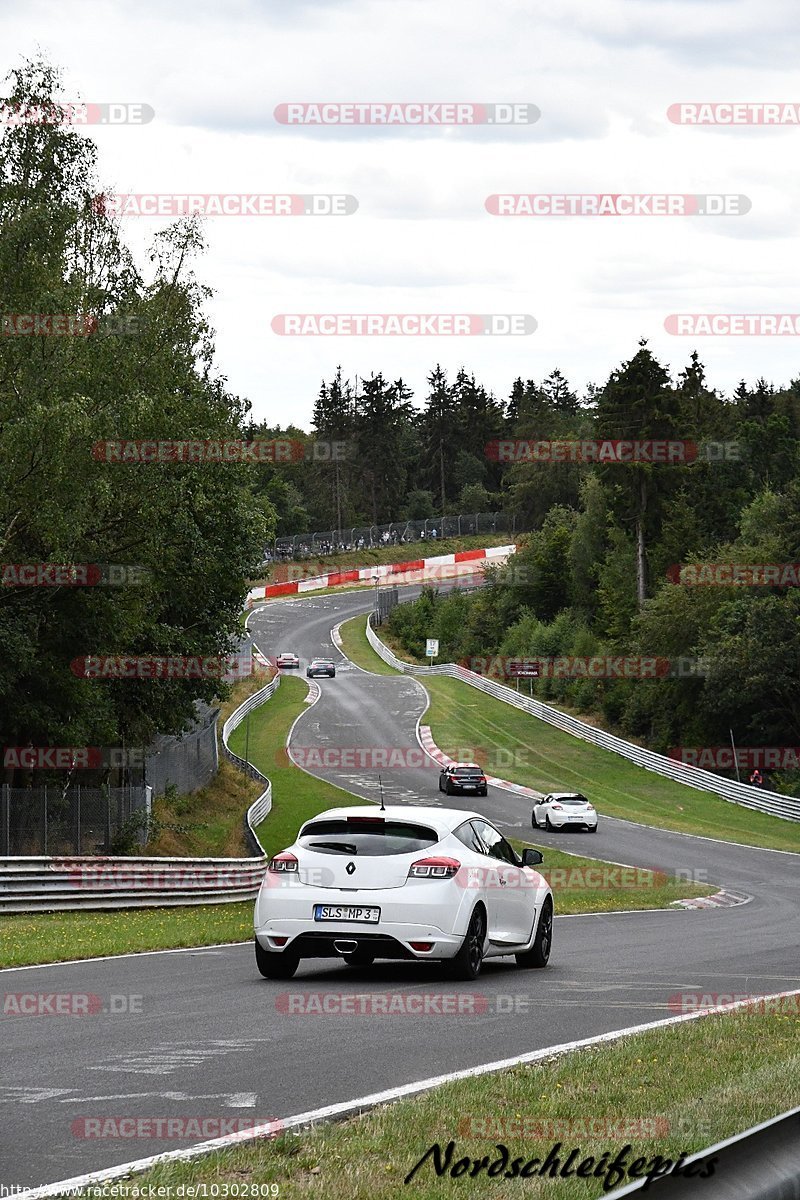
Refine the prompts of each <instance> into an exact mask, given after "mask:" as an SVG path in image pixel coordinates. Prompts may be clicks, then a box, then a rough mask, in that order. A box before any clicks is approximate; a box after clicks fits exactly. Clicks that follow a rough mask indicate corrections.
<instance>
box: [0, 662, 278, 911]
mask: <svg viewBox="0 0 800 1200" xmlns="http://www.w3.org/2000/svg"><path fill="white" fill-rule="evenodd" d="M280 681H281V677H280V675H279V674H278V675H276V676H275V678H274V679H272V680H271V681H270V682H269V683H268V684H267V685H266V687H263V688H261V690H260V691H258V692H254V693H253V695H252V696H248V698H247V699H246V700H245V701H244V703H243V704H240V705H239V707H238V708H237V709H236V711H235V712H233V713H232V714H231V715H230V716H229V717H228V719H227V721H226V722H225V724H224V726H223V729H222V750H223V753H224V754H225V756H226V757H227V758H228V759H230V761H231V762H232V763H234V764H235V765H236V766H237V767H239V768H240V769H241V770H243V771H246V772H247V774H248V775H250V776H251V778H253V779H257V780H259V781H260V782H261V783H263V784H264V790H263V792H262V793H261V795H260V796H259V797H258V799H257V800H255V801H254V802H253V803H252V804H251V805H250V807H249V809H248V810H247V816H246V826H247V830H248V837H249V839H250V841H251V844H252V846H253V849H254V855H253V857H252V858H139V857H137V858H126V857H121V856H103V857H95V856H92V857H91V858H88V857H87V858H66V857H64V858H0V912H6V913H22V912H37V911H39V912H42V911H47V912H54V911H64V910H70V909H89V908H153V907H163V906H173V907H174V906H175V905H186V904H231V903H233V902H235V901H237V900H252V899H254V898H255V896H256V895H257V893H258V889H259V888H260V886H261V880H262V878H263V875H264V869H265V866H266V858H265V856H264V848H263V846H262V845H261V843H260V842H259V840H258V837H257V835H256V833H255V827H256V826H257V825H258V824H259V822H260V821H263V820H264V817H265V816H266V815H267V813H268V812H269V811H270V809H271V807H272V784H271V783H270V781H269V780H268V779H267V778H266V776H265V775H262V774H261V772H260V771H258V770H257V769H256V768H255V767H254V766H252V765H251V764H250V763H246V762H245V761H244V759H242V758H239V756H238V755H236V754H234V753H233V751H232V750H230V749H229V748H228V738H229V737H230V735H231V734H232V733H233V731H234V729H236V727H237V726H238V725H240V724H241V722H242V721H243V720H244V718H245V717H246V716H247V714H248V713H250V712H252V711H253V709H254V708H258V707H259V705H261V704H263V703H264V702H265V701H266V700H268V699H269V698H270V696H272V695H273V693H274V692H275V689H276V688H277V687H278V686H279V685H280Z"/></svg>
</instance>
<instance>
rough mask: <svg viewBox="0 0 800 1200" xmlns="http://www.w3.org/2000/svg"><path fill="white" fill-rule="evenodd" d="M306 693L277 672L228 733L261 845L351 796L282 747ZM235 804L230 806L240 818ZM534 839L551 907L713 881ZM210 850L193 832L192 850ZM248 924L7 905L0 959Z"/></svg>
mask: <svg viewBox="0 0 800 1200" xmlns="http://www.w3.org/2000/svg"><path fill="white" fill-rule="evenodd" d="M364 641H365V644H366V645H367V649H369V650H370V652H372V649H371V647H370V646H369V644H368V643H366V638H365V639H364ZM306 695H307V688H306V685H305V683H304V681H303V680H302V679H299V678H296V677H293V676H284V678H283V680H282V681H281V686H280V687H279V688H278V690H277V691H276V692H275V694H274V695H273V696H272V698H271V699H270V700H269V701H268V702H267V703H266V704H264V705H262V706H261V707H260V708H258V709H256V710H255V711H254V712H253V714H252V715H251V717H250V732H249V735H248V733H247V725H246V723H243V724H242V725H240V726H239V728H238V729H237V730H235V731H234V733H233V735H232V736H231V739H230V741H231V748H232V749H233V750H234V752H235V753H236V754H239V755H241V756H242V757H244V754H245V748H247V754H248V757H249V759H250V762H252V763H253V764H254V765H255V766H257V767H258V768H259V770H260V771H262V772H263V774H265V775H267V776H268V778H269V779H270V780H271V781H272V792H273V808H272V811H271V813H270V814H269V816H268V817H267V818H266V819H265V820H264V821H263V822H262V823H261V825H260V826H259V827H258V829H257V831H256V832H257V834H258V836H259V838H260V840H261V842H262V844H263V845H264V846H265V848H266V851H267V853H268V854H274V853H275V852H276V851H278V850H281V849H283V848H284V847H285V846H288V845H291V843H292V842H293V841H294V838H295V835H296V833H297V830H298V829H299V828H300V826H301V825H302V823H303V822H304V821H307V820H308V819H309V818H310V817H313V816H315V815H316V814H317V813H318V812H322V811H324V810H325V809H327V808H332V807H334V806H336V805H341V804H349V803H352V802H353V797H352V796H351V795H350V793H349V792H344V791H342V790H341V789H340V788H337V787H334V786H333V784H330V783H326V782H325V781H324V780H321V779H316V778H315V777H314V776H313V775H307V774H306V773H305V772H304V771H301V770H299V769H298V768H297V767H295V766H293V765H292V764H291V762H290V760H289V758H288V755H287V754H286V750H285V745H286V736H287V734H288V732H289V729H290V728H291V725H292V723H293V721H294V720H295V718H296V717H297V715H298V714H299V713H300V712H302V711H303V707H304V703H305V698H306ZM231 769H232V768H231ZM242 778H244V777H243V776H242ZM243 811H244V809H243V808H241V809H239V812H238V821H239V823H241V819H242V814H243ZM229 815H230V814H229ZM198 836H199V835H198ZM523 844H524V845H528V844H532V843H518V848H521V846H522V845H523ZM540 849H542V851H543V853H544V854H545V873H546V874H548V876H549V877H550V879H551V886H552V888H553V892H554V895H555V899H556V911H557V912H559V913H577V912H586V913H588V912H610V911H617V910H620V909H626V910H628V909H642V908H664V907H666V906H668V905H669V904H671V903H672V902H673V901H674V900H678V899H686V898H687V890H688V892H689V895H691V896H699V895H707V894H708V893H709V892H712V891H713V890H714V889H713V888H703V887H702V886H698V885H697V884H692V885H691V887H690V888H689V889H687V885H686V884H685V883H679V882H676V881H674V880H669V879H666V878H665V877H663V876H661V875H659V874H655V873H653V872H649V871H639V870H636V871H633V869H628V873H627V874H626V873H624V872H623V873H621V871H620V868H615V867H613V866H609V864H607V863H603V862H600V861H598V860H597V859H592V858H584V857H580V856H577V855H572V854H566V853H563V852H561V851H558V850H554V849H552V848H551V847H540ZM212 852H213V851H211V850H210V849H209V848H208V846H207V844H204V843H202V842H200V843H199V844H198V849H197V850H196V851H195V853H197V854H200V855H204V854H209V853H212ZM251 931H252V904H251V903H250V902H249V901H247V902H244V903H241V904H220V905H204V906H201V907H185V908H158V909H133V910H130V911H128V910H126V911H124V912H65V913H31V914H27V913H14V914H8V915H3V916H0V967H17V966H27V965H29V964H32V963H38V962H63V961H64V960H66V959H73V958H98V957H103V956H104V955H112V954H125V953H132V952H135V951H142V950H166V949H173V948H178V947H181V946H204V945H212V944H215V943H217V942H238V941H246V940H248V939H249V938H250V937H251V936H252V934H251Z"/></svg>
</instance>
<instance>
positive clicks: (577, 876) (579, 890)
mask: <svg viewBox="0 0 800 1200" xmlns="http://www.w3.org/2000/svg"><path fill="white" fill-rule="evenodd" d="M511 844H512V845H513V847H514V849H515V850H516V851H517V853H518V854H521V853H522V851H523V849H524V848H525V847H526V846H536V843H535V842H522V841H518V840H517V839H516V838H511ZM536 849H537V850H541V852H542V854H543V855H544V862H543V863H542V865H541V867H540V868H539V870H540V872H541V874H542V875H544V877H545V879H546V880H547V881H548V883H549V884H550V887H551V888H552V890H553V900H554V902H555V911H556V914H558V915H560V916H566V915H568V914H574V913H600V912H623V911H624V912H632V911H634V910H638V909H644V908H669V906H670V905H671V904H674V903H675V901H676V900H692V899H696V898H697V897H698V896H710V895H712V893H714V892H717V891H719V888H717V887H711V886H709V885H708V884H705V883H695V882H694V881H692V882H691V883H687V882H686V880H680V879H675V878H673V877H672V876H670V875H667V874H666V872H664V871H651V870H648V869H645V868H643V867H619V866H616V865H615V864H614V863H606V862H601V861H600V860H598V859H596V858H585V857H584V856H583V855H580V854H567V853H566V851H563V850H555V849H554V848H553V847H552V846H541V845H539V846H536Z"/></svg>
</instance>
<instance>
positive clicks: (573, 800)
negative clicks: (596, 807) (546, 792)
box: [556, 796, 589, 805]
mask: <svg viewBox="0 0 800 1200" xmlns="http://www.w3.org/2000/svg"><path fill="white" fill-rule="evenodd" d="M588 803H589V801H588V800H587V799H586V797H585V796H562V797H561V798H560V799H559V800H556V804H577V805H581V804H588Z"/></svg>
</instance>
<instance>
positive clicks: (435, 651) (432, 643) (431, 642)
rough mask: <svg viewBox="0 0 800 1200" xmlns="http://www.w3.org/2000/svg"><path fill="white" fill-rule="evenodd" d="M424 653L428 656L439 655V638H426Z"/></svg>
mask: <svg viewBox="0 0 800 1200" xmlns="http://www.w3.org/2000/svg"><path fill="white" fill-rule="evenodd" d="M425 653H426V654H427V656H428V658H438V657H439V639H438V638H428V640H427V642H426V643H425Z"/></svg>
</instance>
